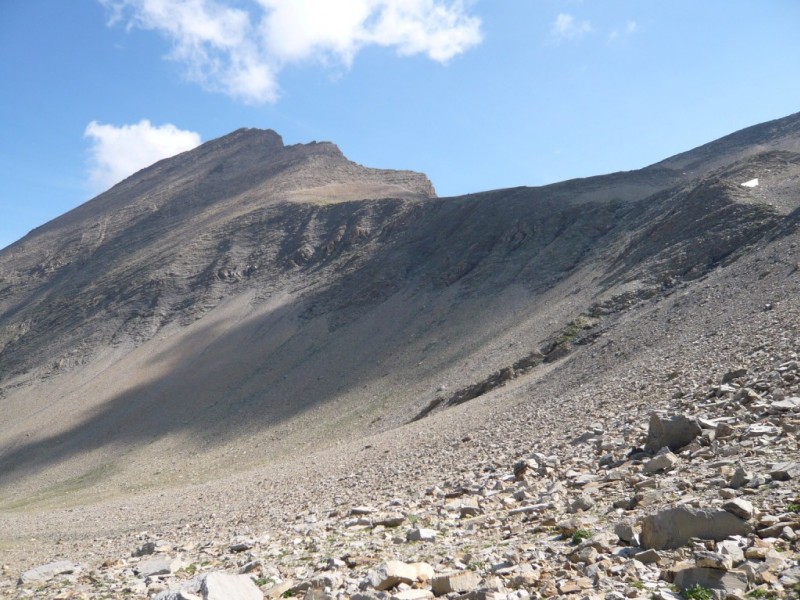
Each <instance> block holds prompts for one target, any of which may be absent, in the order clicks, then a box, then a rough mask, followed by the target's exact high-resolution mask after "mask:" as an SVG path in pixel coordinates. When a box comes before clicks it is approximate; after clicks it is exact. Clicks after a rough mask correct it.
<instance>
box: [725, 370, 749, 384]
mask: <svg viewBox="0 0 800 600" xmlns="http://www.w3.org/2000/svg"><path fill="white" fill-rule="evenodd" d="M745 375H747V369H746V368H744V367H742V368H740V369H733V370H731V371H728V372H727V373H725V375H723V376H722V383H730V382H731V381H733V380H734V379H739V378H740V377H744V376H745Z"/></svg>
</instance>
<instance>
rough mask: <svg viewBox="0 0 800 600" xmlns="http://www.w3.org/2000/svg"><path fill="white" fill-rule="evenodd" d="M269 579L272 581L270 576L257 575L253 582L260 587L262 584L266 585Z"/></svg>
mask: <svg viewBox="0 0 800 600" xmlns="http://www.w3.org/2000/svg"><path fill="white" fill-rule="evenodd" d="M270 581H272V578H270V577H259V578H258V579H256V580H255V584H256V585H257V586H258V587H261V586H262V585H267V584H268V583H269V582H270Z"/></svg>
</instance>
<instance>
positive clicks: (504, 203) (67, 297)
mask: <svg viewBox="0 0 800 600" xmlns="http://www.w3.org/2000/svg"><path fill="white" fill-rule="evenodd" d="M754 178H758V180H759V184H758V186H756V187H746V186H743V185H742V183H745V182H748V181H751V180H752V179H754ZM798 207H800V115H793V116H791V117H787V118H786V119H782V120H779V121H776V122H773V123H769V124H765V125H759V126H756V127H753V128H750V129H747V130H744V131H742V132H739V133H736V134H733V135H731V136H728V137H726V138H723V139H722V140H718V141H717V142H713V143H711V144H708V145H706V146H703V147H701V148H698V149H696V150H693V151H690V152H687V153H685V154H682V155H679V156H677V157H674V158H672V159H668V160H666V161H663V162H661V163H658V164H657V165H653V166H651V167H648V168H646V169H642V170H640V171H632V172H627V173H615V174H611V175H606V176H600V177H592V178H588V179H580V180H572V181H567V182H563V183H559V184H555V185H551V186H545V187H540V188H514V189H509V190H496V191H491V192H484V193H478V194H472V195H468V196H463V197H458V198H436V197H435V193H434V191H433V187H432V186H431V184H430V182H429V181H428V180H427V178H425V177H424V176H423V175H420V174H416V173H411V172H405V171H401V172H398V171H382V170H376V169H367V168H365V167H361V166H359V165H356V164H354V163H351V162H349V161H347V160H346V159H345V158H344V157H343V156H342V154H341V152H339V150H338V149H337V148H336V147H335V146H333V145H332V144H327V143H321V144H307V145H297V146H288V147H287V146H284V145H283V143H282V141H281V139H280V137H279V136H278V135H277V134H275V133H274V132H271V131H258V130H240V131H237V132H234V133H233V134H231V135H229V136H226V137H224V138H221V139H219V140H215V141H212V142H209V143H207V144H204V145H203V146H201V147H199V148H197V149H196V150H193V151H191V152H187V153H184V154H182V155H180V156H177V157H175V158H172V159H168V160H165V161H161V162H159V163H157V164H156V165H153V166H152V167H150V168H148V169H145V170H143V171H141V172H139V173H137V174H136V175H134V176H132V177H131V178H129V179H127V180H126V181H124V182H122V183H120V184H119V185H117V186H115V187H114V188H112V189H111V190H109V191H108V192H106V193H105V194H102V195H100V196H98V197H97V198H95V199H94V200H92V201H90V202H88V203H86V204H85V205H83V206H81V207H79V208H77V209H75V210H74V211H71V212H70V213H68V214H66V215H64V216H62V217H60V218H59V219H56V220H55V221H53V222H51V223H48V224H47V225H45V226H43V227H41V228H39V229H37V230H35V231H33V232H31V233H30V234H29V235H28V236H26V237H25V238H24V239H22V240H20V241H19V242H17V243H16V244H14V245H12V246H10V247H9V248H7V249H5V250H4V251H2V252H0V412H1V413H2V417H3V418H2V419H1V420H0V502H2V503H4V504H5V505H6V506H16V505H17V504H18V503H19V502H22V501H23V500H24V502H26V503H33V504H46V503H47V502H50V501H52V500H53V498H54V497H55V496H56V495H57V494H58V493H60V491H62V490H63V489H65V486H67V487H68V488H69V489H77V490H80V491H81V492H87V491H88V490H91V493H92V494H94V495H95V497H102V496H104V495H112V494H119V493H126V492H133V491H137V490H139V489H142V488H146V487H157V486H161V485H167V484H174V482H175V481H176V478H177V477H179V476H180V477H183V478H185V481H199V480H204V479H213V478H214V477H216V476H217V475H218V474H219V473H221V472H225V471H228V470H231V469H245V468H247V467H250V466H254V465H259V464H263V463H264V462H268V461H275V460H279V459H281V457H284V456H291V455H293V454H296V453H298V452H307V451H310V450H312V449H315V448H319V447H322V446H325V445H330V444H335V443H336V442H337V441H340V440H346V439H353V438H354V437H357V436H361V435H365V434H367V433H372V432H375V431H379V430H388V429H392V428H394V427H397V426H399V425H402V424H404V423H407V422H409V421H411V420H412V419H414V418H423V417H424V416H425V415H430V414H432V413H434V412H437V411H441V410H443V409H445V408H446V407H447V406H452V405H455V404H460V403H463V402H466V401H468V400H470V399H473V398H476V397H478V396H481V395H485V394H487V393H489V392H491V391H492V390H494V389H497V388H498V387H502V386H504V385H508V384H509V382H511V381H512V380H514V379H518V378H520V377H530V376H537V377H538V376H542V377H546V373H547V372H548V371H547V370H548V369H550V368H552V367H553V366H557V365H560V364H562V363H565V362H567V361H569V360H571V359H572V358H573V357H574V356H575V355H576V354H579V353H582V352H590V351H593V347H594V345H595V344H596V343H597V341H598V340H602V339H603V336H604V335H606V334H607V332H609V331H612V330H614V329H615V328H617V327H619V326H620V324H621V323H623V322H625V319H626V318H628V317H627V316H626V315H628V314H629V313H630V311H631V310H632V307H635V306H637V305H639V304H641V303H643V302H648V303H659V302H663V301H666V299H668V298H670V297H672V296H673V295H674V294H675V293H676V292H680V293H684V292H685V291H686V290H690V289H693V288H692V286H694V285H696V284H697V283H698V282H699V281H701V280H702V279H703V278H704V277H706V276H707V275H708V274H709V273H710V272H712V271H714V270H719V269H730V268H735V266H736V265H737V264H739V263H740V262H741V259H742V258H743V257H746V256H748V254H749V253H750V252H751V251H752V249H753V248H763V247H764V246H765V245H768V244H771V243H775V241H776V240H780V239H783V238H785V237H786V236H791V235H794V234H795V232H796V230H797V226H798V221H800V217H798V215H800V210H799V209H798ZM242 448H248V449H249V452H244V451H242V450H241V449H242ZM164 457H168V458H164ZM15 503H16V504H15Z"/></svg>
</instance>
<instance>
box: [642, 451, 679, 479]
mask: <svg viewBox="0 0 800 600" xmlns="http://www.w3.org/2000/svg"><path fill="white" fill-rule="evenodd" d="M679 460H680V459H679V458H678V457H677V456H675V455H674V454H673V453H672V452H670V451H667V452H664V453H659V454H658V455H656V456H655V457H653V458H651V459H650V460H649V461H647V462H646V463H645V464H644V468H643V471H644V472H645V473H646V474H647V475H654V474H656V473H661V472H662V471H668V470H669V469H672V468H673V467H674V466H675V465H676V464H678V461H679Z"/></svg>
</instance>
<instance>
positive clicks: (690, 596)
mask: <svg viewBox="0 0 800 600" xmlns="http://www.w3.org/2000/svg"><path fill="white" fill-rule="evenodd" d="M683 597H684V598H686V600H714V592H712V591H711V590H710V589H708V588H707V587H703V586H702V585H696V586H694V587H690V588H688V589H686V590H685V591H684V592H683Z"/></svg>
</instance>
